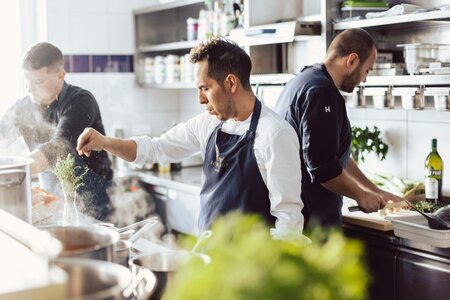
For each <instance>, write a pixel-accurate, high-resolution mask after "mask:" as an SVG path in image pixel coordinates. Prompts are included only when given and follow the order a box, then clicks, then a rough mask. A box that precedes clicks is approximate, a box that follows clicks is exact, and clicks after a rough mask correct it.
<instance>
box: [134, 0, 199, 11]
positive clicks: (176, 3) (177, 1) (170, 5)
mask: <svg viewBox="0 0 450 300" xmlns="http://www.w3.org/2000/svg"><path fill="white" fill-rule="evenodd" d="M166 2H167V3H161V4H156V5H152V6H150V7H146V8H141V9H136V10H134V11H133V13H134V14H135V15H139V14H146V13H152V12H158V11H161V10H168V9H174V8H178V7H183V6H188V5H193V4H203V3H205V1H204V0H172V1H166Z"/></svg>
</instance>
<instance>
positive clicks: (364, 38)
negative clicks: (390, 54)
mask: <svg viewBox="0 0 450 300" xmlns="http://www.w3.org/2000/svg"><path fill="white" fill-rule="evenodd" d="M373 47H375V42H374V40H373V38H372V37H371V36H370V34H369V33H368V32H367V31H365V30H364V29H361V28H352V29H347V30H345V31H343V32H341V33H340V34H338V35H337V36H336V37H335V38H334V40H333V41H332V42H331V44H330V46H329V47H328V50H327V56H328V57H329V58H330V59H334V58H338V57H343V56H346V55H349V54H351V53H356V54H358V56H359V59H360V60H361V62H365V61H366V59H367V58H368V57H369V56H370V53H371V52H372V49H373Z"/></svg>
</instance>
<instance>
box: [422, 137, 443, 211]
mask: <svg viewBox="0 0 450 300" xmlns="http://www.w3.org/2000/svg"><path fill="white" fill-rule="evenodd" d="M443 173H444V164H443V162H442V158H441V156H440V155H439V153H438V151H437V139H432V140H431V152H430V153H429V154H428V156H427V158H426V159H425V198H426V200H427V201H429V202H432V203H435V204H437V205H439V206H443V202H442V177H443Z"/></svg>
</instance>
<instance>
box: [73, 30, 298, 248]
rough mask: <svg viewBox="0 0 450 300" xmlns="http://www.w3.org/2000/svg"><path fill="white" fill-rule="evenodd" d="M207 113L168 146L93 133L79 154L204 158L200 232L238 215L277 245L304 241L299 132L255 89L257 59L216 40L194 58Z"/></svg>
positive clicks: (173, 135) (178, 131) (164, 141)
mask: <svg viewBox="0 0 450 300" xmlns="http://www.w3.org/2000/svg"><path fill="white" fill-rule="evenodd" d="M191 61H192V62H193V63H194V64H195V67H194V70H195V80H196V83H197V88H198V98H199V102H200V104H203V105H205V107H206V110H207V111H206V112H205V113H203V114H200V115H198V116H196V117H194V118H192V119H190V120H188V121H187V122H186V123H182V124H179V125H178V126H176V127H174V128H172V129H171V130H169V131H168V132H166V133H165V134H163V135H162V136H161V137H160V138H153V139H151V138H149V137H135V138H132V139H127V140H121V139H114V138H109V137H105V136H103V135H102V134H100V133H98V132H97V131H96V130H94V129H92V128H87V129H86V130H85V131H84V132H83V134H82V135H81V136H80V137H79V139H78V146H77V149H78V151H79V154H85V155H87V156H89V155H91V151H93V150H94V151H99V150H106V151H108V152H111V153H112V154H114V155H117V156H119V157H121V158H123V159H125V160H128V161H134V163H137V164H144V163H145V162H150V163H153V162H163V163H165V162H172V161H180V160H182V159H184V158H187V157H189V156H191V155H193V154H195V153H198V151H200V152H201V154H202V157H203V161H204V163H203V184H202V189H201V195H200V198H201V211H200V218H199V227H200V230H203V229H206V228H208V227H209V226H210V225H211V223H212V222H213V221H214V220H215V219H216V217H217V216H219V215H223V214H226V213H228V212H231V211H241V212H244V213H256V214H259V215H260V216H262V217H263V218H264V219H265V220H266V221H267V223H268V224H269V225H270V226H274V227H275V228H272V229H271V234H272V237H273V238H275V239H292V238H293V239H304V236H302V230H303V216H302V214H301V209H302V207H303V203H302V201H301V200H300V186H299V185H298V184H296V183H297V182H299V181H300V178H301V173H300V159H299V157H298V151H299V144H298V140H297V138H296V135H295V131H294V130H293V129H292V128H291V126H290V125H289V124H288V123H287V122H285V121H284V120H283V119H281V118H280V117H279V116H277V115H276V114H275V113H274V112H273V111H271V110H270V109H268V108H266V107H264V106H263V105H262V104H261V102H260V101H259V100H258V99H256V97H255V95H254V93H253V91H252V89H251V86H250V82H249V80H250V71H251V61H250V57H249V56H248V55H247V53H245V51H244V50H243V49H241V48H240V47H239V46H238V45H236V44H235V43H233V42H231V41H228V40H226V39H220V38H217V39H212V40H210V41H208V42H206V43H204V44H201V45H199V46H198V47H197V48H195V49H193V50H192V51H191Z"/></svg>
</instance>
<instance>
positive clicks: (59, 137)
mask: <svg viewBox="0 0 450 300" xmlns="http://www.w3.org/2000/svg"><path fill="white" fill-rule="evenodd" d="M86 127H92V128H94V129H96V130H97V131H99V132H100V133H102V134H105V129H104V127H103V123H102V119H101V115H100V109H99V107H98V104H97V101H96V100H95V98H94V96H93V95H92V94H91V93H90V92H89V91H87V90H84V89H82V88H80V87H77V86H74V85H71V84H68V83H66V82H64V85H63V88H62V90H61V92H60V94H59V95H58V99H57V100H56V101H54V102H53V103H52V104H51V105H49V106H47V105H40V104H37V103H33V102H32V101H31V99H30V97H29V96H26V97H24V98H22V99H20V100H18V101H17V102H16V103H15V104H14V105H13V106H12V107H11V108H10V109H9V110H8V111H7V113H6V114H5V115H4V116H3V118H2V119H1V122H0V130H1V131H7V130H10V129H16V130H18V131H19V132H20V134H21V135H22V136H23V138H24V140H25V142H26V144H27V145H28V147H29V149H30V150H31V151H33V150H35V149H39V150H40V151H42V152H43V153H44V155H45V156H46V158H47V160H48V161H49V163H50V166H52V167H53V166H54V165H55V163H56V160H57V157H62V158H65V157H66V155H67V153H69V152H70V153H72V154H73V155H74V157H75V159H76V164H77V165H79V166H81V167H85V166H87V167H88V168H89V169H90V170H91V171H90V172H94V173H95V174H92V175H93V176H89V177H86V178H87V179H86V180H90V181H95V182H96V184H100V183H103V182H104V183H107V182H109V183H110V181H111V179H112V177H113V171H112V168H111V161H110V159H109V157H108V154H107V153H106V152H105V151H100V152H93V153H92V155H91V156H90V157H83V158H82V159H81V158H80V157H79V156H78V155H77V153H76V151H75V149H76V144H77V139H78V136H79V135H80V134H81V133H82V132H83V130H84V128H86ZM2 135H3V136H5V135H7V133H6V132H2ZM97 175H98V178H97ZM84 189H88V190H87V191H83V192H91V194H93V195H94V196H95V194H99V193H102V192H103V193H104V192H105V189H106V188H105V189H102V188H100V189H99V187H98V186H97V187H94V184H92V185H85V187H84ZM89 189H90V191H89ZM102 197H104V195H103V196H102ZM104 198H105V197H104ZM105 201H107V202H109V199H107V200H106V199H102V200H101V201H100V202H102V205H107V204H106V203H104V202H105ZM87 204H88V205H89V206H92V204H93V203H87ZM105 214H106V212H103V213H99V212H98V213H94V214H93V216H94V217H99V218H103V217H105Z"/></svg>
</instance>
